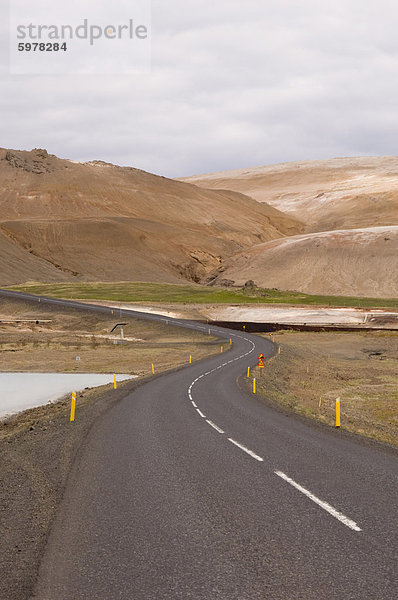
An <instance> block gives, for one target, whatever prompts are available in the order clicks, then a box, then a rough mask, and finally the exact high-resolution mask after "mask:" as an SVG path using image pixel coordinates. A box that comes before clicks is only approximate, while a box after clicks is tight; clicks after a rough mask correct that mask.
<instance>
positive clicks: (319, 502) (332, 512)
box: [275, 471, 362, 531]
mask: <svg viewBox="0 0 398 600" xmlns="http://www.w3.org/2000/svg"><path fill="white" fill-rule="evenodd" d="M275 475H278V477H281V479H284V480H285V481H287V482H288V483H290V485H292V486H293V487H294V488H296V490H298V491H299V492H301V493H302V494H304V496H307V498H309V499H310V500H312V501H313V502H315V504H317V505H318V506H320V507H321V508H323V510H326V512H328V513H329V514H330V515H332V517H334V518H335V519H337V520H338V521H340V522H341V523H344V525H346V526H347V527H349V528H350V529H352V530H353V531H362V529H361V528H360V527H358V525H357V524H356V523H355V521H352V520H351V519H349V518H348V517H346V516H345V515H343V514H342V513H341V512H339V511H338V510H336V509H335V508H333V506H330V504H328V503H327V502H324V501H323V500H320V499H319V498H317V497H316V496H314V494H313V493H312V492H310V491H309V490H306V489H305V488H304V487H303V486H302V485H300V484H299V483H296V482H295V481H293V479H291V478H290V477H288V476H287V475H285V473H282V471H275Z"/></svg>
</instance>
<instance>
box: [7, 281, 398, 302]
mask: <svg viewBox="0 0 398 600" xmlns="http://www.w3.org/2000/svg"><path fill="white" fill-rule="evenodd" d="M8 289H10V290H15V291H26V292H28V293H31V294H37V295H43V296H44V295H45V296H53V297H55V298H68V299H70V298H73V299H85V300H113V301H119V302H164V303H187V304H290V305H292V304H293V305H294V304H298V305H313V306H340V307H364V308H367V307H368V308H398V298H395V299H394V298H389V299H382V298H354V297H349V296H347V297H346V296H318V295H308V294H301V293H299V292H289V291H280V290H275V289H261V288H254V289H250V288H249V289H247V290H245V289H243V288H240V289H236V288H221V287H204V286H200V285H193V284H183V285H175V284H167V283H28V284H24V285H18V286H12V287H9V288H8Z"/></svg>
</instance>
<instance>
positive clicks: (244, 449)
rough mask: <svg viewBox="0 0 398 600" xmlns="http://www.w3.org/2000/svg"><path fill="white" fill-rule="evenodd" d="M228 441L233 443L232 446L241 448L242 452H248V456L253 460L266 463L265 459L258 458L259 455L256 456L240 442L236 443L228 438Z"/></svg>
mask: <svg viewBox="0 0 398 600" xmlns="http://www.w3.org/2000/svg"><path fill="white" fill-rule="evenodd" d="M228 441H229V442H232V444H235V446H238V448H240V449H241V450H243V452H246V454H249V455H250V456H251V457H252V458H255V459H256V460H258V461H259V462H264V459H263V458H261V456H258V454H255V453H254V452H253V451H252V450H249V448H246V446H243V445H242V444H239V442H236V441H235V440H233V439H232V438H228Z"/></svg>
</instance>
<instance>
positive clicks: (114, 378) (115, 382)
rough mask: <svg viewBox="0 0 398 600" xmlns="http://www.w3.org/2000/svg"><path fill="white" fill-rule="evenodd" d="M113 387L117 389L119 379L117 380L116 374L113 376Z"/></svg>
mask: <svg viewBox="0 0 398 600" xmlns="http://www.w3.org/2000/svg"><path fill="white" fill-rule="evenodd" d="M113 389H114V390H117V381H116V375H114V376H113Z"/></svg>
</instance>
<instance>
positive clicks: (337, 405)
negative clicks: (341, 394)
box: [336, 398, 340, 427]
mask: <svg viewBox="0 0 398 600" xmlns="http://www.w3.org/2000/svg"><path fill="white" fill-rule="evenodd" d="M336 427H340V398H337V400H336Z"/></svg>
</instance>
